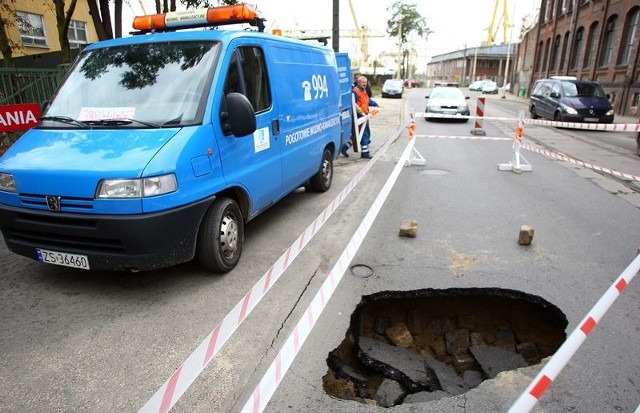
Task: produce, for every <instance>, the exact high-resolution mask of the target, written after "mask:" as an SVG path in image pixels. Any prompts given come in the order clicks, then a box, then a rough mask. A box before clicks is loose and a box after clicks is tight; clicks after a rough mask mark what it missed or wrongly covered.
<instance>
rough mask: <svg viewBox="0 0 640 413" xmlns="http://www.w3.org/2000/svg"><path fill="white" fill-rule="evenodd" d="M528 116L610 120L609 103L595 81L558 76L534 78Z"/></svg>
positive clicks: (611, 117)
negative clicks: (536, 79) (535, 79)
mask: <svg viewBox="0 0 640 413" xmlns="http://www.w3.org/2000/svg"><path fill="white" fill-rule="evenodd" d="M529 113H530V114H531V118H532V119H538V118H545V119H550V120H554V121H557V122H579V123H613V117H614V114H613V106H611V102H609V95H607V94H605V93H604V91H603V90H602V87H601V86H600V84H598V83H597V82H593V81H590V80H577V79H576V78H575V77H569V76H558V77H552V78H550V79H541V80H538V81H536V83H535V84H534V86H533V89H532V91H531V96H530V99H529Z"/></svg>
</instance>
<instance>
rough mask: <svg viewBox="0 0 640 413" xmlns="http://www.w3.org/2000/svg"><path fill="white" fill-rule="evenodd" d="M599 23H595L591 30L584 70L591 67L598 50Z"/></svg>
mask: <svg viewBox="0 0 640 413" xmlns="http://www.w3.org/2000/svg"><path fill="white" fill-rule="evenodd" d="M598 34H599V30H598V22H594V23H593V24H592V25H591V27H590V28H589V38H588V39H587V48H586V50H585V54H584V64H583V65H582V67H583V68H588V67H591V63H592V62H593V59H594V58H595V55H596V51H597V50H598Z"/></svg>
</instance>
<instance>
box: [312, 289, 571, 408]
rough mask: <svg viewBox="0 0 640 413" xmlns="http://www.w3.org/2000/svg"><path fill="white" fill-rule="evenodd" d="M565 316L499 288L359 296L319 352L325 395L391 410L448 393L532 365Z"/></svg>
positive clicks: (557, 339)
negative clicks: (333, 341) (336, 335)
mask: <svg viewBox="0 0 640 413" xmlns="http://www.w3.org/2000/svg"><path fill="white" fill-rule="evenodd" d="M566 327H567V318H566V316H565V315H564V313H563V312H562V311H561V310H560V309H559V308H558V307H556V306H555V305H553V304H551V303H549V302H548V301H546V300H544V299H542V298H540V297H538V296H534V295H530V294H526V293H523V292H520V291H515V290H508V289H500V288H451V289H422V290H412V291H383V292H379V293H376V294H373V295H368V296H363V297H362V301H361V302H360V304H358V306H357V307H356V309H355V311H354V312H353V314H352V315H351V322H350V326H349V329H348V330H347V332H346V334H345V338H344V340H343V341H342V343H341V344H340V345H339V346H338V347H337V348H335V349H334V350H332V351H331V352H330V353H329V355H328V357H327V365H328V371H327V374H326V375H325V376H324V377H323V385H324V390H325V392H326V393H327V394H329V395H331V396H333V397H337V398H342V399H348V400H359V401H361V402H362V403H366V404H372V403H374V404H376V405H378V406H381V407H392V406H396V405H399V404H403V403H419V402H427V401H431V400H436V399H440V398H442V397H449V396H455V395H458V394H462V393H465V392H467V391H469V390H471V389H473V388H475V387H477V386H478V385H479V384H480V383H482V382H483V381H484V380H487V379H492V378H495V377H496V376H497V375H498V373H500V372H504V371H510V370H515V369H517V368H520V367H526V366H530V365H534V364H538V363H540V361H541V360H542V359H543V358H545V357H547V356H550V355H551V354H553V353H554V352H555V351H556V350H557V349H558V348H559V347H560V345H561V344H562V343H563V342H564V340H565V339H566V332H565V329H566Z"/></svg>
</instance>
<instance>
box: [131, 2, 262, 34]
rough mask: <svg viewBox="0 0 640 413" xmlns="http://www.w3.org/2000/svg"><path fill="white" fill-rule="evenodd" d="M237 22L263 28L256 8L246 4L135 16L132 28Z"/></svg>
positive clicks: (164, 27) (192, 26)
mask: <svg viewBox="0 0 640 413" xmlns="http://www.w3.org/2000/svg"><path fill="white" fill-rule="evenodd" d="M237 23H249V24H251V25H252V26H258V28H259V30H260V31H262V30H264V25H263V19H261V18H260V16H259V15H258V12H257V11H256V9H255V8H253V6H250V5H248V4H236V5H233V6H221V7H209V8H207V9H195V10H184V11H173V12H169V13H161V14H149V15H145V16H136V17H135V18H134V19H133V28H134V29H135V30H139V31H141V32H149V31H152V30H158V31H165V30H177V29H188V28H196V27H207V26H222V25H225V24H237Z"/></svg>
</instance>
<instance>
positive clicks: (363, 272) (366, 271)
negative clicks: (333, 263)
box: [351, 264, 373, 278]
mask: <svg viewBox="0 0 640 413" xmlns="http://www.w3.org/2000/svg"><path fill="white" fill-rule="evenodd" d="M351 274H353V275H355V276H356V277H360V278H368V277H371V276H372V275H373V270H372V269H371V267H369V266H367V265H363V264H356V265H353V266H351Z"/></svg>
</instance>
